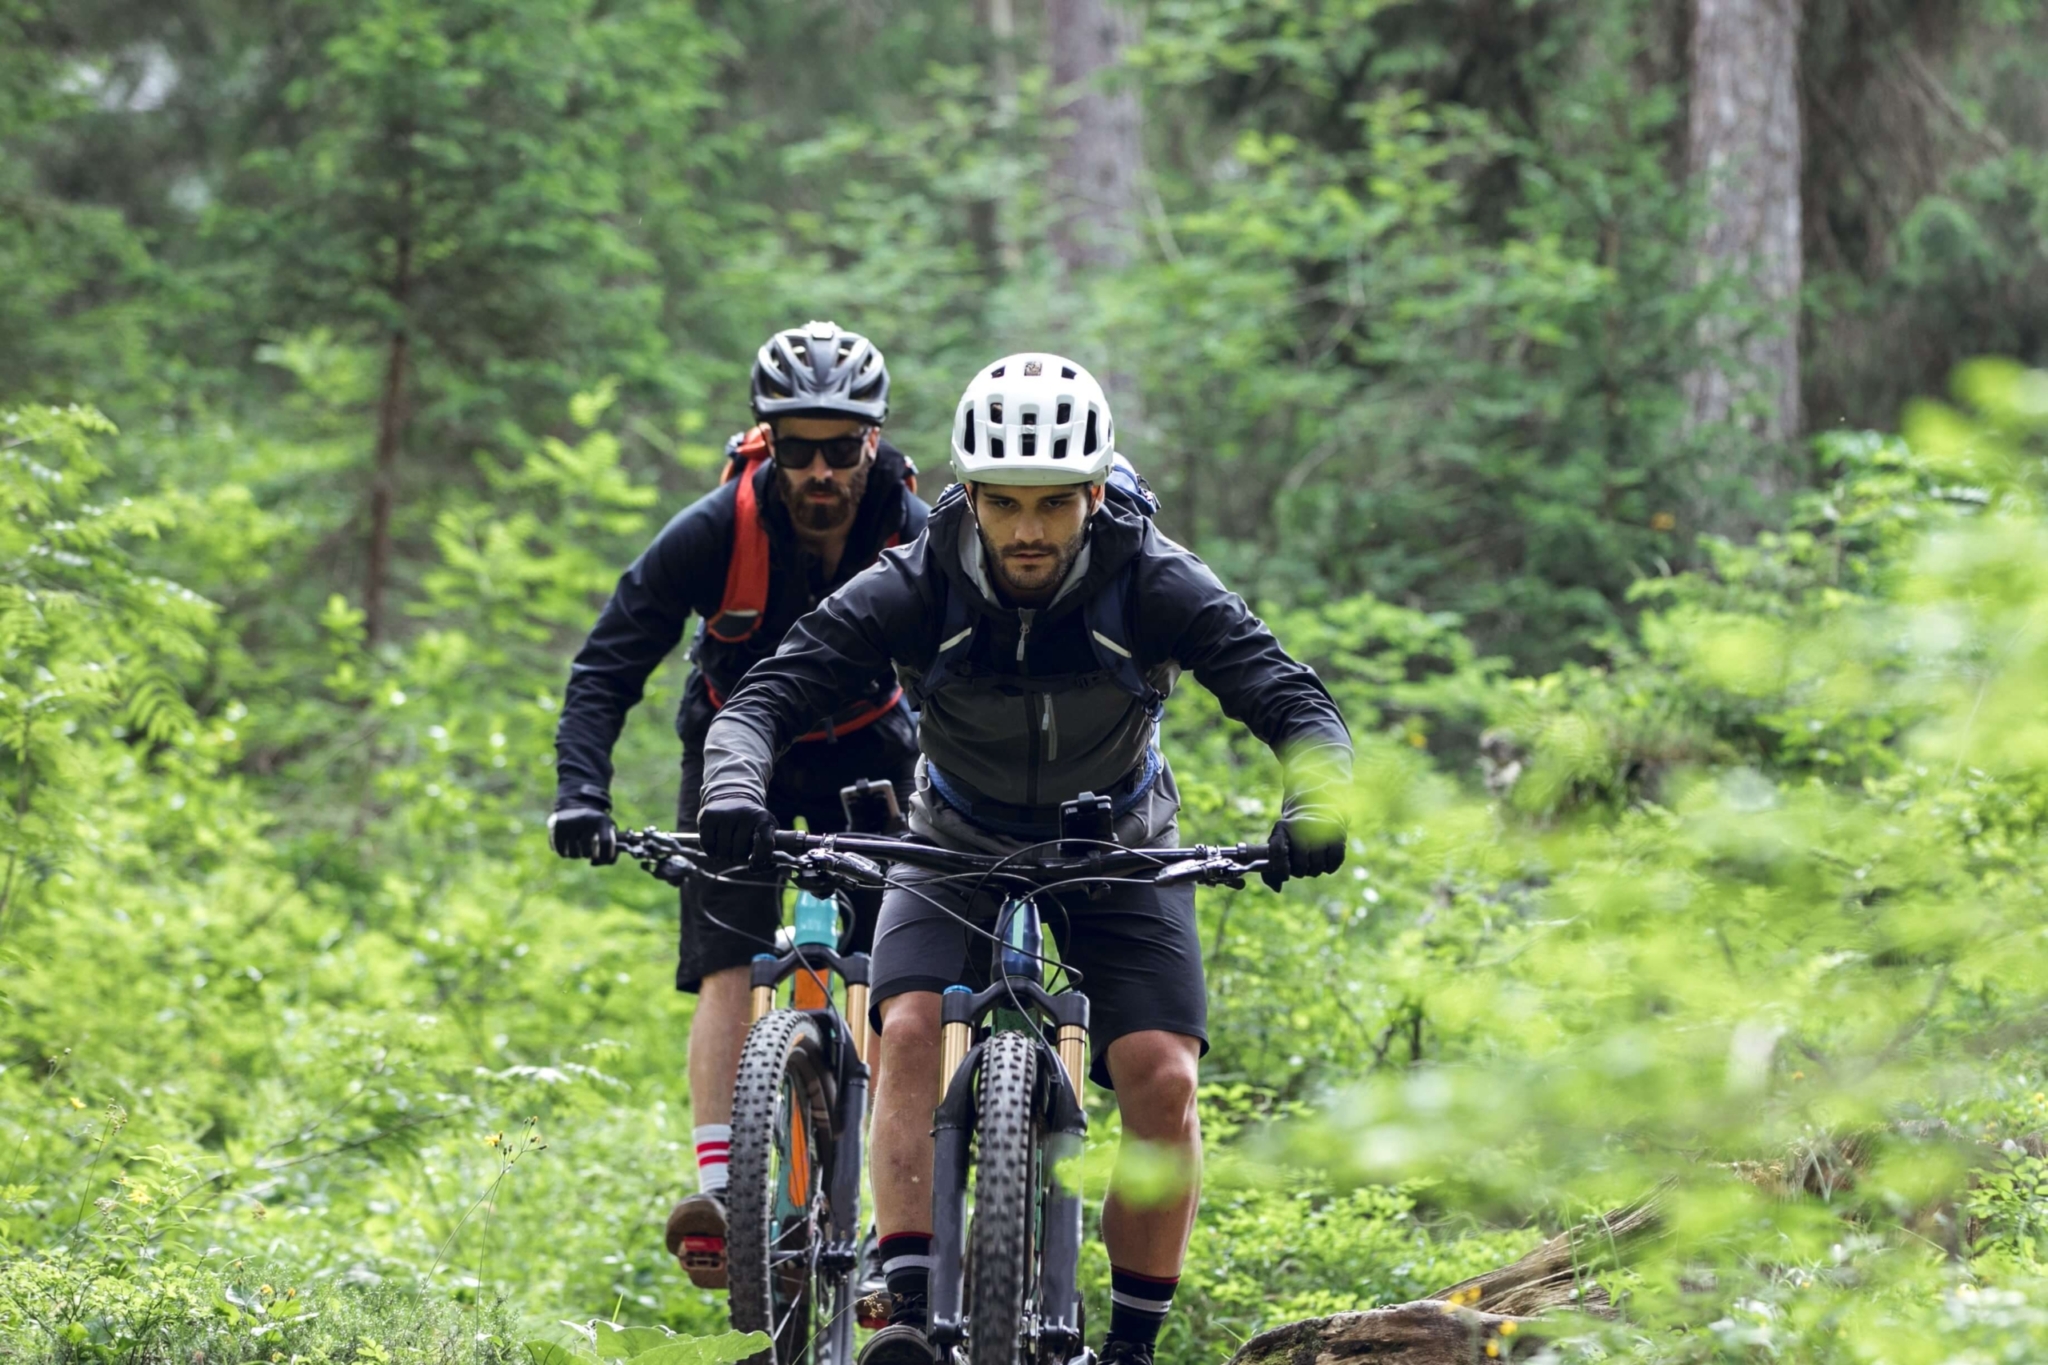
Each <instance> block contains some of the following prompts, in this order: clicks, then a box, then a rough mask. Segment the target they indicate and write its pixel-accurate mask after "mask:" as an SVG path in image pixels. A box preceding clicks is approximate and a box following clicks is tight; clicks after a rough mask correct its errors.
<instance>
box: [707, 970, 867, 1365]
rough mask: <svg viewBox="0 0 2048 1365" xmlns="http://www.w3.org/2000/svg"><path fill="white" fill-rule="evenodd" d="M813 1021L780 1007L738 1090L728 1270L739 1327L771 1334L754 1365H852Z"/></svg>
mask: <svg viewBox="0 0 2048 1365" xmlns="http://www.w3.org/2000/svg"><path fill="white" fill-rule="evenodd" d="M830 1074H831V1073H830V1069H829V1068H828V1066H827V1065H826V1055H825V1041H824V1036H823V1033H822V1031H821V1030H820V1029H819V1027H818V1022H817V1020H815V1019H813V1018H812V1017H811V1016H810V1015H808V1014H804V1013H800V1012H799V1011H796V1010H777V1011H776V1012H775V1013H773V1014H770V1015H767V1016H765V1017H763V1018H762V1019H761V1020H760V1021H759V1022H758V1023H756V1024H755V1025H754V1027H753V1028H752V1029H751V1030H750V1031H749V1032H748V1034H747V1042H746V1047H745V1049H744V1050H743V1051H742V1052H741V1053H740V1070H739V1078H738V1080H737V1081H736V1083H735V1084H734V1087H733V1105H732V1168H731V1169H732V1176H731V1186H730V1188H729V1189H728V1190H727V1192H726V1218H727V1231H726V1239H725V1241H726V1267H727V1277H728V1282H729V1284H730V1288H729V1290H728V1293H729V1294H730V1308H731V1313H732V1325H733V1326H734V1327H735V1328H737V1329H739V1330H740V1331H742V1332H766V1333H767V1334H768V1335H769V1337H770V1338H771V1339H772V1340H773V1341H774V1343H775V1345H774V1350H773V1351H772V1352H768V1351H764V1352H762V1353H761V1354H760V1355H757V1356H755V1357H754V1365H798V1362H808V1363H812V1365H851V1363H852V1359H853V1353H852V1347H853V1317H852V1307H853V1301H852V1291H853V1270H852V1269H851V1268H847V1269H843V1270H838V1271H834V1270H830V1269H827V1268H825V1267H824V1266H822V1265H821V1264H820V1258H821V1256H822V1255H823V1253H824V1251H825V1249H826V1241H827V1238H828V1237H829V1236H830V1229H831V1225H832V1216H831V1215H832V1210H831V1207H830V1202H831V1201H830V1198H829V1192H830V1190H831V1188H832V1179H831V1176H832V1171H831V1167H832V1159H833V1153H834V1151H835V1143H834V1137H835V1135H834V1132H833V1113H832V1094H831V1091H832V1087H831V1086H830V1085H829V1084H828V1083H827V1077H828V1076H829V1075H830Z"/></svg>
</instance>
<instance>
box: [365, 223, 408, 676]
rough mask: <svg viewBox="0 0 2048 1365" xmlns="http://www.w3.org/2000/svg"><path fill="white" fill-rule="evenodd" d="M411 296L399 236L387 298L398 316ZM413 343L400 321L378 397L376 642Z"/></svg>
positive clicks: (370, 634) (373, 561) (373, 517)
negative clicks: (381, 390)
mask: <svg viewBox="0 0 2048 1365" xmlns="http://www.w3.org/2000/svg"><path fill="white" fill-rule="evenodd" d="M411 295H412V240H411V239H410V238H407V237H401V238H399V241H398V262H397V267H396V269H395V271H394V272H393V275H392V286H391V301H392V302H393V303H394V304H396V305H397V307H398V310H399V312H400V313H401V315H402V314H403V313H404V311H405V307H406V304H407V303H408V301H409V300H410V298H411ZM410 360H411V342H410V339H409V337H408V336H407V333H406V330H405V327H404V325H403V324H402V323H401V325H400V326H399V327H398V328H397V329H395V330H394V331H393V332H392V333H391V343H390V349H389V351H388V352H387V354H386V358H385V364H384V388H383V392H382V394H381V395H380V396H379V398H378V401H377V448H376V454H375V457H374V458H373V460H372V462H371V472H370V553H369V563H368V565H367V567H366V568H365V570H364V574H363V633H364V637H365V639H366V640H367V641H368V643H370V644H372V645H374V644H376V643H377V642H378V641H379V640H381V639H382V638H383V637H384V598H385V595H386V592H387V589H388V587H389V583H390V578H391V518H392V513H393V512H394V510H395V509H396V508H397V505H398V451H399V447H400V446H401V445H402V444H403V443H404V438H405V419H406V404H405V378H406V371H407V369H408V367H409V363H410Z"/></svg>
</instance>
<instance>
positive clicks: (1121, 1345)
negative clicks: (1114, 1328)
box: [1095, 1337, 1152, 1365]
mask: <svg viewBox="0 0 2048 1365" xmlns="http://www.w3.org/2000/svg"><path fill="white" fill-rule="evenodd" d="M1095 1362H1096V1365H1152V1343H1151V1342H1149V1341H1118V1340H1117V1339H1116V1338H1115V1337H1111V1338H1110V1339H1109V1340H1108V1341H1105V1342H1103V1343H1102V1349H1101V1350H1100V1351H1099V1352H1097V1353H1096V1356H1095Z"/></svg>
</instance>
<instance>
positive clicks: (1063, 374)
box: [1060, 365, 1074, 422]
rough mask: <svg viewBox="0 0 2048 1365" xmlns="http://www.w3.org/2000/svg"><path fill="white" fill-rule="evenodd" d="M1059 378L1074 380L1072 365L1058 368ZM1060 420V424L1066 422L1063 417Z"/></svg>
mask: <svg viewBox="0 0 2048 1365" xmlns="http://www.w3.org/2000/svg"><path fill="white" fill-rule="evenodd" d="M1060 378H1062V379H1072V378H1074V367H1073V366H1072V365H1062V366H1060ZM1060 420H1061V421H1062V422H1064V421H1066V420H1067V419H1066V418H1064V417H1062V418H1061V419H1060Z"/></svg>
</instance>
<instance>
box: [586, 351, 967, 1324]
mask: <svg viewBox="0 0 2048 1365" xmlns="http://www.w3.org/2000/svg"><path fill="white" fill-rule="evenodd" d="M753 409H754V417H755V419H756V422H757V425H756V426H755V427H753V428H752V429H751V430H749V431H746V432H742V433H741V434H740V435H738V436H735V437H733V439H732V441H731V442H730V443H729V444H728V446H727V456H728V461H729V462H728V465H727V469H726V481H725V482H724V483H722V484H720V486H719V487H718V489H717V490H716V491H714V492H712V493H709V494H707V495H706V496H704V497H702V498H700V499H698V500H697V501H696V502H695V503H693V504H691V505H690V506H689V507H686V508H684V509H683V510H682V511H681V512H680V513H678V514H677V515H676V517H675V519H674V520H672V521H670V522H669V524H668V525H667V526H665V527H663V528H662V530H661V533H660V534H659V535H657V536H656V537H655V538H654V543H653V544H651V545H649V546H648V547H647V550H646V552H645V553H643V554H642V555H641V556H640V557H639V558H638V559H637V560H635V561H634V562H633V564H632V567H630V568H628V569H627V570H626V572H625V576H624V577H622V578H620V580H619V585H618V588H617V589H616V590H615V591H614V592H613V593H612V596H611V600H610V601H609V602H607V603H605V606H604V610H603V612H602V613H600V614H599V616H598V618H597V625H596V627H595V628H594V629H592V631H591V632H590V638H589V639H588V640H587V641H585V642H584V645H583V648H582V650H581V651H579V652H578V654H577V655H576V661H575V663H574V665H573V666H572V667H571V669H570V672H569V687H568V693H567V696H566V697H565V698H564V700H563V703H562V719H561V723H560V725H559V726H558V727H557V728H556V731H555V754H556V769H557V785H556V793H555V811H554V815H553V817H552V818H551V819H550V820H549V821H548V835H549V842H550V843H551V844H552V845H553V847H554V850H555V852H557V853H558V854H560V855H561V856H562V857H564V858H587V859H589V860H590V861H591V862H594V863H609V862H612V861H613V860H614V859H616V858H617V856H618V849H617V843H616V839H615V831H614V829H613V825H612V819H611V795H610V788H611V777H612V764H611V751H612V746H613V745H614V744H615V743H616V742H617V740H618V737H619V731H620V729H621V727H622V726H623V725H624V723H625V719H626V713H627V711H629V710H630V709H631V708H632V707H633V705H634V704H635V703H637V702H638V701H639V700H640V697H641V695H642V692H643V690H644V688H645V685H646V682H647V677H648V675H649V674H650V673H652V672H653V671H654V670H655V668H656V667H658V666H659V665H660V664H661V662H662V660H663V659H665V658H667V657H668V655H669V653H670V651H672V650H673V649H674V648H675V647H676V645H677V644H678V643H679V642H680V641H681V639H682V637H683V627H684V625H685V624H686V623H687V622H688V621H689V619H690V617H691V616H692V615H693V614H694V615H695V616H697V617H698V618H699V621H700V624H699V626H698V629H697V638H696V641H695V643H694V644H693V645H692V646H691V650H690V661H691V663H692V664H693V665H694V666H693V667H692V668H691V670H690V675H689V678H688V680H687V681H686V682H685V683H684V685H683V702H682V709H681V711H680V713H679V714H678V715H677V717H676V731H677V734H678V735H679V736H680V737H681V739H682V743H683V775H682V794H681V798H680V801H679V803H678V812H677V818H678V822H679V824H680V827H681V828H683V829H686V830H688V829H694V828H695V827H696V818H697V808H698V806H699V804H700V802H701V797H702V792H703V785H704V737H705V734H706V732H707V731H708V730H709V729H710V727H711V722H712V718H713V717H715V716H716V715H717V714H718V711H719V708H721V707H722V706H724V705H725V700H726V698H728V697H730V696H731V695H732V693H733V692H734V690H735V689H737V688H738V686H739V684H740V679H741V678H742V677H744V676H745V675H746V672H747V670H748V669H749V668H751V667H752V666H753V665H754V664H755V663H756V662H757V661H759V660H761V659H763V658H765V657H767V656H768V655H770V654H773V653H774V652H775V649H776V646H778V645H779V644H781V642H782V637H783V636H784V634H786V633H787V632H788V630H789V628H790V626H791V625H793V624H794V623H795V622H796V621H797V619H798V618H800V617H802V616H803V615H804V614H805V613H807V612H809V611H810V610H811V609H812V608H814V607H816V606H817V605H818V603H819V602H821V601H823V600H824V599H825V598H826V597H827V596H829V595H830V594H831V593H832V592H834V591H835V590H837V589H838V588H839V587H840V586H841V585H842V584H844V583H845V582H847V581H848V580H849V579H851V578H852V577H854V575H856V574H858V573H860V572H861V571H862V570H863V569H865V568H867V567H868V566H869V565H870V564H873V563H874V562H875V560H876V558H877V557H878V556H880V554H881V553H882V551H883V550H884V549H885V548H887V547H889V546H891V545H898V544H906V543H908V542H910V541H913V540H915V539H916V538H917V537H918V535H919V533H921V532H922V531H923V530H924V525H925V515H926V512H927V510H928V509H927V508H926V507H925V504H924V503H923V502H922V501H920V500H919V498H918V497H917V494H916V491H915V490H916V487H917V481H916V470H915V469H914V468H913V467H912V466H911V464H910V463H909V461H907V460H906V459H905V458H904V457H903V454H902V452H900V451H898V450H897V449H896V448H895V447H894V446H892V445H890V444H889V443H888V442H887V441H885V440H883V439H882V435H881V431H882V422H883V419H884V418H885V417H886V416H887V415H888V411H889V370H888V367H887V365H886V364H885V363H884V362H883V359H882V353H881V352H880V351H878V350H877V349H875V347H874V345H873V343H871V342H870V341H869V340H868V339H867V338H866V337H863V336H861V335H859V334H858V333H854V332H848V331H844V330H842V329H841V328H840V327H839V326H838V325H837V324H835V323H830V322H812V323H808V324H806V325H805V326H803V327H799V328H791V329H789V330H787V331H783V332H778V333H776V334H775V335H774V336H772V337H770V338H769V339H768V340H767V342H765V343H764V344H763V345H762V347H761V350H760V353H759V354H758V355H757V356H756V357H755V360H754V372H753ZM812 721H813V725H814V726H815V728H812V729H810V730H809V731H808V732H807V733H805V734H804V735H802V736H801V737H800V738H798V739H797V740H796V747H797V748H798V749H800V750H802V751H803V754H802V761H801V762H793V763H787V764H784V765H783V767H782V769H781V770H780V771H779V772H777V774H776V776H775V781H774V782H773V783H772V784H771V785H770V786H769V787H768V788H767V790H766V792H765V794H764V795H765V800H766V801H767V807H768V809H769V810H771V811H773V812H774V818H775V820H776V821H778V822H779V823H780V824H781V826H782V827H783V828H785V829H787V828H789V827H790V826H792V825H793V824H795V822H796V820H797V818H798V817H799V816H801V817H802V818H803V819H804V821H805V823H806V824H807V826H808V827H809V828H810V830H811V831H812V832H813V833H819V834H823V833H830V832H836V831H839V830H843V829H845V828H846V818H845V815H844V813H843V811H842V810H841V807H840V804H839V790H840V788H842V787H844V786H847V785H849V784H851V783H853V782H855V781H857V780H859V779H862V778H868V779H885V780H887V781H889V782H892V783H894V784H896V786H897V787H898V789H899V792H900V799H901V800H902V801H903V802H904V803H905V804H907V803H908V800H909V797H910V792H911V786H912V780H913V771H914V766H915V763H916V758H917V730H916V723H915V721H914V720H913V719H912V717H911V714H910V712H909V709H908V707H907V706H906V705H905V703H904V700H903V690H902V688H901V687H899V686H898V685H897V681H896V677H895V674H894V672H893V671H892V670H891V669H890V668H889V667H888V666H887V665H886V664H884V665H882V666H880V667H877V668H876V669H875V670H874V671H873V673H872V675H871V676H870V677H868V678H867V679H866V680H865V681H864V682H863V683H861V684H860V685H858V686H855V687H852V688H850V689H848V691H847V694H846V695H845V696H844V697H842V698H841V699H840V702H839V704H838V705H837V706H835V707H834V709H833V710H832V711H831V712H830V713H829V714H828V715H827V716H825V718H824V720H823V723H822V724H819V723H817V721H818V718H817V717H813V718H812ZM854 899H855V906H854V909H855V923H854V928H853V942H852V945H851V948H852V951H855V952H867V951H868V949H869V947H870V945H871V943H872V940H873V936H874V926H875V916H876V912H877V909H878V906H879V898H878V897H856V898H854ZM781 915H782V910H781V896H780V893H779V892H778V891H777V890H776V889H775V888H773V887H772V886H764V885H753V886H745V885H733V884H730V883H727V882H716V881H711V880H709V879H696V880H693V881H692V882H691V883H690V884H688V885H686V886H684V887H683V889H682V928H681V944H680V950H679V954H678V961H677V966H676V989H678V990H682V991H689V992H694V993H696V995H697V1012H696V1015H695V1018H694V1020H693V1022H692V1024H691V1027H690V1043H689V1081H690V1109H691V1113H692V1115H693V1122H694V1123H695V1125H696V1129H695V1134H694V1136H695V1140H696V1149H697V1173H698V1191H697V1193H695V1194H693V1195H690V1196H689V1197H687V1198H685V1199H684V1200H682V1202H680V1203H678V1204H677V1205H676V1206H675V1209H674V1211H673V1212H672V1213H671V1214H670V1215H669V1220H668V1227H667V1244H668V1249H669V1251H670V1253H671V1254H673V1255H674V1256H675V1257H676V1258H677V1260H678V1261H680V1262H681V1264H682V1266H683V1269H684V1270H685V1271H687V1272H688V1274H689V1276H690V1280H691V1282H692V1283H694V1284H696V1285H698V1286H700V1287H702V1288H710V1289H715V1288H723V1287H724V1285H725V1282H726V1272H725V1202H724V1191H725V1188H726V1155H727V1148H728V1145H729V1143H730V1141H731V1137H732V1128H731V1123H732V1091H733V1077H734V1073H735V1072H736V1071H737V1070H738V1067H739V1057H740V1049H741V1047H742V1046H743V1045H744V1044H745V1042H746V1033H747V1024H748V1017H749V1014H748V1007H747V1006H748V1000H747V989H748V984H749V966H750V964H751V962H752V961H753V958H754V955H755V954H756V953H760V952H765V951H772V950H773V948H774V943H775V931H776V929H777V927H778V926H779V925H780V924H781Z"/></svg>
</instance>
